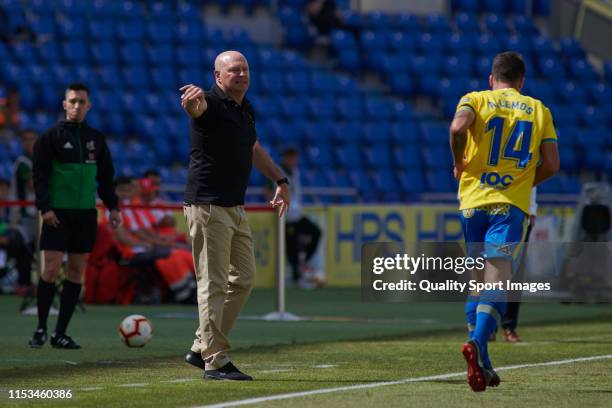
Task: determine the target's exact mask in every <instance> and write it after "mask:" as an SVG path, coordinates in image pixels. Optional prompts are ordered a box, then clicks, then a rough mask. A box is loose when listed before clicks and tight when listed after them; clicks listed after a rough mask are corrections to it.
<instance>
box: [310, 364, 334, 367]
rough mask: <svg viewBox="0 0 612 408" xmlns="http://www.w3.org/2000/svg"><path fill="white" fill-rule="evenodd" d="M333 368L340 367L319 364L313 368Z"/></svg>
mask: <svg viewBox="0 0 612 408" xmlns="http://www.w3.org/2000/svg"><path fill="white" fill-rule="evenodd" d="M332 367H338V366H337V365H336V364H317V365H313V366H312V368H332Z"/></svg>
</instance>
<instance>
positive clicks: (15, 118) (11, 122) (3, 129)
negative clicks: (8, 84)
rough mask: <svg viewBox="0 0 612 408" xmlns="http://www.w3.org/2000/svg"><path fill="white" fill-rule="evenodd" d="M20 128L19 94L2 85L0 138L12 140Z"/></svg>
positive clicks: (0, 87)
mask: <svg viewBox="0 0 612 408" xmlns="http://www.w3.org/2000/svg"><path fill="white" fill-rule="evenodd" d="M18 128H19V93H17V92H16V91H12V92H8V91H7V90H6V89H4V88H3V87H2V85H0V138H2V139H5V140H7V139H12V138H14V137H15V131H16V129H18Z"/></svg>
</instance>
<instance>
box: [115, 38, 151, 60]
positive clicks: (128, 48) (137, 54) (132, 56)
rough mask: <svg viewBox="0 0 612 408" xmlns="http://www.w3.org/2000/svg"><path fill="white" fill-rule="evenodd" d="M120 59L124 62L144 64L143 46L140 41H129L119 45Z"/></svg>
mask: <svg viewBox="0 0 612 408" xmlns="http://www.w3.org/2000/svg"><path fill="white" fill-rule="evenodd" d="M119 52H120V55H121V60H122V61H123V63H124V64H137V65H141V64H146V62H147V60H146V56H145V48H144V45H143V43H142V42H130V43H126V44H125V45H123V46H121V49H120V51H119Z"/></svg>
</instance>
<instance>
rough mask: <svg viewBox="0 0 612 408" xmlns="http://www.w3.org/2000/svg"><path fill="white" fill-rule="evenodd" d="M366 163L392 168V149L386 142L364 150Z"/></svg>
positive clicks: (375, 166)
mask: <svg viewBox="0 0 612 408" xmlns="http://www.w3.org/2000/svg"><path fill="white" fill-rule="evenodd" d="M363 153H364V156H365V162H366V164H367V165H368V166H369V167H371V168H375V169H387V168H391V166H392V164H393V162H392V159H391V157H392V156H391V149H390V148H389V146H388V145H386V144H376V145H374V146H372V147H369V148H366V149H365V150H364V152H363Z"/></svg>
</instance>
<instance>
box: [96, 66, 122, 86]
mask: <svg viewBox="0 0 612 408" xmlns="http://www.w3.org/2000/svg"><path fill="white" fill-rule="evenodd" d="M98 74H99V76H100V82H101V84H102V85H105V86H106V87H109V88H114V89H119V88H121V87H122V86H123V79H122V78H121V74H120V72H119V69H118V67H117V66H116V65H105V66H101V67H99V68H98Z"/></svg>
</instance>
